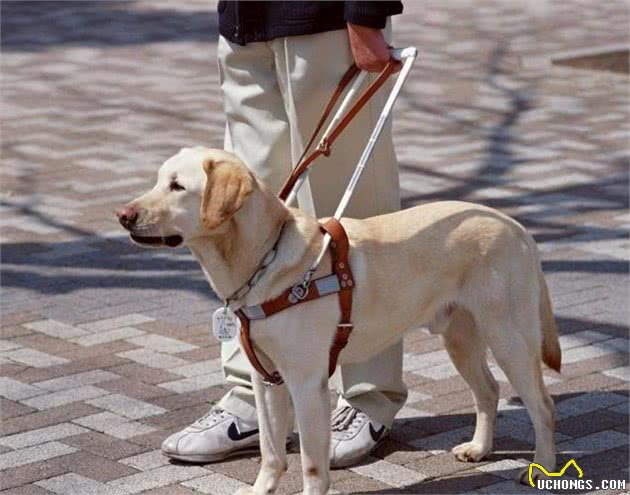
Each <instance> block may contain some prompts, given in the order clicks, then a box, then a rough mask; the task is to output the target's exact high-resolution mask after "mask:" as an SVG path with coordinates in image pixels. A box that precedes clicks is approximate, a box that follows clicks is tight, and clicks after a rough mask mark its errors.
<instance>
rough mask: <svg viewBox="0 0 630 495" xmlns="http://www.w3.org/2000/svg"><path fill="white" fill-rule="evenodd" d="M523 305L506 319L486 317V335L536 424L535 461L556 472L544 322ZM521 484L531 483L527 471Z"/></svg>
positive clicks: (493, 351)
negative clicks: (543, 349)
mask: <svg viewBox="0 0 630 495" xmlns="http://www.w3.org/2000/svg"><path fill="white" fill-rule="evenodd" d="M524 299H525V298H524ZM519 304H521V305H522V306H523V308H522V310H521V311H516V312H514V313H512V314H511V315H509V316H505V317H503V318H497V319H489V318H486V321H485V325H486V327H485V329H484V330H487V331H486V332H484V333H485V335H486V336H487V338H488V344H489V346H490V349H491V350H492V353H493V354H494V357H495V358H496V360H497V363H498V364H499V366H500V367H501V369H502V370H503V371H504V373H505V375H506V376H507V378H508V380H509V381H510V383H511V384H512V386H513V387H514V388H515V389H516V391H517V393H518V394H519V395H520V397H521V399H522V400H523V403H524V404H525V407H526V408H527V412H528V413H529V417H530V418H531V420H532V423H533V425H534V433H535V436H536V452H535V454H534V462H536V463H538V464H541V465H542V466H544V467H545V468H546V469H547V470H548V471H554V470H555V467H556V446H555V438H554V427H555V422H554V405H553V400H552V399H551V397H550V396H549V394H548V392H547V389H546V388H545V384H544V382H543V375H542V367H541V365H542V361H541V345H540V337H539V336H540V332H541V330H540V320H539V318H538V314H537V312H536V311H534V310H533V309H532V310H531V311H529V310H528V309H529V308H527V307H526V306H527V304H526V301H525V300H519ZM532 306H533V307H535V306H534V305H532ZM488 313H490V312H489V311H488V312H486V316H487V315H488ZM492 320H494V321H492ZM532 329H535V331H532ZM536 472H537V473H539V471H536ZM521 482H524V483H527V470H525V471H524V472H523V473H522V474H521Z"/></svg>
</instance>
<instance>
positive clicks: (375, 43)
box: [348, 23, 390, 72]
mask: <svg viewBox="0 0 630 495" xmlns="http://www.w3.org/2000/svg"><path fill="white" fill-rule="evenodd" d="M348 36H349V37H350V47H351V48H352V56H353V57H354V63H355V64H357V67H358V68H359V69H361V70H365V71H368V72H380V71H381V70H383V68H384V67H385V65H386V64H387V62H389V59H390V55H389V46H388V45H387V42H386V41H385V38H384V37H383V33H382V31H381V30H380V29H375V28H371V27H366V26H359V25H358V24H350V23H348Z"/></svg>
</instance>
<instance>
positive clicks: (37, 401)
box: [22, 385, 107, 410]
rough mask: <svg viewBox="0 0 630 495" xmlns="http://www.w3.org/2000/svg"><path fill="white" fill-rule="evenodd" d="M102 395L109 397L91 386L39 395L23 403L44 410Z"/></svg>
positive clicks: (105, 392)
mask: <svg viewBox="0 0 630 495" xmlns="http://www.w3.org/2000/svg"><path fill="white" fill-rule="evenodd" d="M102 395H107V391H105V390H102V389H100V388H98V387H93V386H91V385H83V386H81V387H77V388H72V389H68V390H59V391H57V392H52V393H49V394H46V395H39V396H37V397H33V398H31V399H25V400H23V401H22V403H23V404H26V405H27V406H29V407H34V408H36V409H39V410H44V409H50V408H52V407H58V406H62V405H64V404H69V403H71V402H78V401H84V400H87V399H93V398H96V397H100V396H102Z"/></svg>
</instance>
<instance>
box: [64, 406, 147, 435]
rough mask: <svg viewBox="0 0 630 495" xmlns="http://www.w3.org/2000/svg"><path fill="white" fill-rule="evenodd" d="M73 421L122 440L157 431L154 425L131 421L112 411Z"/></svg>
mask: <svg viewBox="0 0 630 495" xmlns="http://www.w3.org/2000/svg"><path fill="white" fill-rule="evenodd" d="M73 423H76V424H78V425H81V426H85V427H86V428H90V429H92V430H95V431H99V432H102V433H106V434H107V435H111V436H112V437H115V438H119V439H121V440H125V439H127V438H131V437H135V436H138V435H144V434H145V433H150V432H152V431H155V428H154V427H152V426H149V425H146V424H143V423H140V422H139V421H131V420H129V418H126V417H124V416H120V415H118V414H114V413H110V412H103V413H98V414H92V415H91V416H85V417H83V418H77V419H75V420H73Z"/></svg>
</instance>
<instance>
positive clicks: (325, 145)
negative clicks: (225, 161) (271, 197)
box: [278, 59, 400, 201]
mask: <svg viewBox="0 0 630 495" xmlns="http://www.w3.org/2000/svg"><path fill="white" fill-rule="evenodd" d="M399 65H400V62H398V61H397V60H394V59H391V60H390V61H389V62H388V63H387V65H386V66H385V68H384V69H383V70H382V71H381V73H380V74H379V76H378V77H377V78H376V79H375V80H374V81H373V82H372V83H371V84H370V86H368V88H367V89H366V90H365V92H364V93H363V94H362V95H361V97H360V98H359V99H358V100H357V101H355V102H354V104H353V105H352V107H351V108H350V110H348V113H346V115H344V117H343V119H341V121H339V123H338V124H337V125H336V126H335V128H334V129H333V130H332V132H331V133H330V136H328V138H327V139H325V140H324V141H323V142H322V143H321V146H318V147H317V149H316V150H315V151H313V152H312V153H311V154H310V155H308V156H306V152H307V150H308V149H309V148H310V147H311V145H312V144H313V142H314V141H315V137H316V136H317V134H318V133H319V131H320V130H321V127H322V125H323V124H324V122H325V120H326V119H327V118H328V115H329V114H330V112H331V111H332V108H333V107H334V105H335V103H336V102H337V100H338V99H339V97H340V96H341V94H342V93H343V90H344V89H345V87H346V86H347V85H348V84H349V83H350V81H351V80H352V78H353V77H354V75H355V74H356V73H357V72H358V71H359V69H358V68H356V66H355V65H352V66H351V67H350V69H348V71H347V72H346V73H345V74H344V76H343V77H342V79H341V81H340V82H339V84H338V86H337V89H336V90H335V92H334V93H333V96H332V97H331V99H330V101H329V102H328V105H326V109H325V110H324V114H323V115H322V118H321V119H320V121H319V123H318V124H317V127H316V128H315V132H314V133H313V134H312V135H311V139H310V140H309V143H308V146H307V147H306V148H305V150H304V153H302V156H301V157H300V160H299V161H298V164H297V165H296V166H295V168H294V169H293V171H292V172H291V175H289V177H288V178H287V180H286V181H285V183H284V184H283V185H282V188H281V189H280V192H279V193H278V197H279V198H280V199H281V200H282V201H285V200H286V199H287V197H288V196H289V194H290V193H291V189H293V186H294V185H295V183H296V181H297V180H298V178H299V177H300V175H302V174H303V173H304V172H305V171H306V170H308V169H309V168H310V167H311V165H312V164H313V162H314V161H315V160H316V159H317V158H319V157H320V156H321V155H325V156H328V155H330V150H331V147H332V145H333V143H334V142H335V140H336V139H337V138H338V137H339V135H340V134H341V133H342V132H343V130H344V129H345V128H346V127H347V126H348V124H349V123H350V122H351V121H352V119H354V117H356V115H357V113H359V111H360V110H361V109H362V108H363V107H364V106H365V104H366V103H367V102H368V101H369V100H370V98H372V96H373V95H374V93H376V91H378V89H379V88H380V87H381V86H382V85H383V84H384V83H385V81H386V80H387V78H389V76H390V75H391V74H392V73H393V72H394V71H395V70H396V68H397V67H398V66H399ZM305 156H306V157H305Z"/></svg>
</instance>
